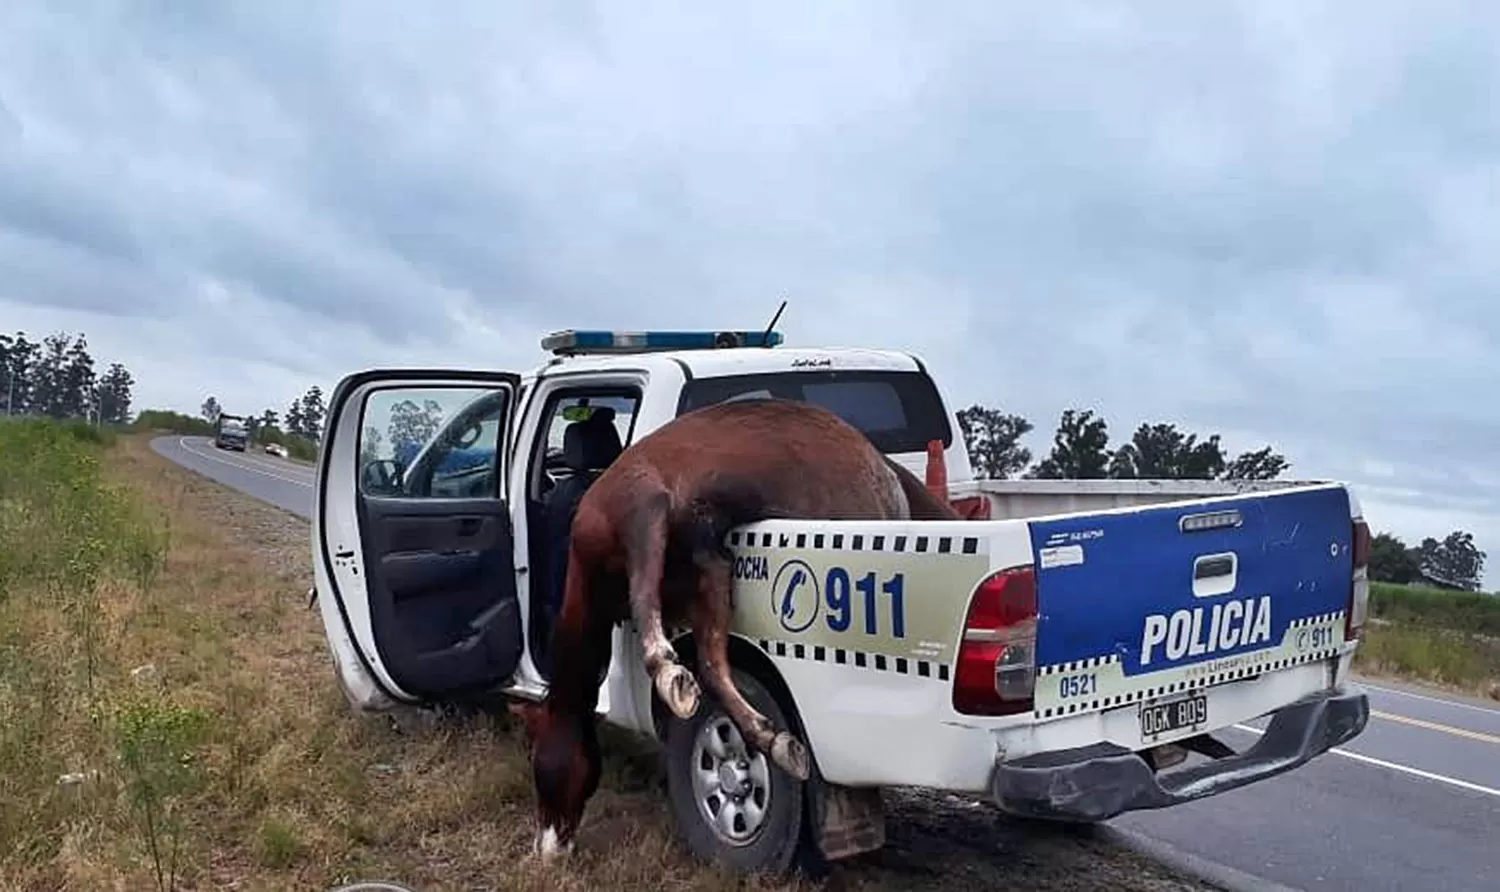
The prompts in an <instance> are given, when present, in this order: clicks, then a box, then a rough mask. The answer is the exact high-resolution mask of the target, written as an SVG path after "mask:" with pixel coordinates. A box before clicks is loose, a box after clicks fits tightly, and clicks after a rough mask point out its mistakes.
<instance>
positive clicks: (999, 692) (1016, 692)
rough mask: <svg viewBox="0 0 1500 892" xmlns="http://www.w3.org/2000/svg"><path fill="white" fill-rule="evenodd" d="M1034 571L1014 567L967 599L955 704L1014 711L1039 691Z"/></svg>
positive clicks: (974, 710)
mask: <svg viewBox="0 0 1500 892" xmlns="http://www.w3.org/2000/svg"><path fill="white" fill-rule="evenodd" d="M1036 620H1037V611H1036V573H1035V572H1034V571H1033V570H1032V568H1031V567H1029V566H1027V567H1012V568H1011V569H1009V570H1001V571H1000V572H998V573H996V574H994V575H992V576H990V577H988V578H987V579H985V580H984V581H983V582H981V583H980V584H979V588H978V589H976V590H975V592H974V598H973V600H972V601H970V602H969V614H968V617H967V618H966V619H965V621H964V631H963V640H962V641H961V642H960V643H959V646H958V666H957V669H956V670H955V671H954V674H953V708H954V709H956V710H958V711H959V712H961V713H964V714H966V715H1014V714H1016V713H1018V712H1026V711H1027V710H1029V709H1031V708H1032V698H1033V696H1034V694H1035V691H1036Z"/></svg>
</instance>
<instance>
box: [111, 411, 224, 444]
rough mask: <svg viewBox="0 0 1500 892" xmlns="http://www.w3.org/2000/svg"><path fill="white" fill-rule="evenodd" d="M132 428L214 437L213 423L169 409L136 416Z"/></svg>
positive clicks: (145, 412) (146, 412)
mask: <svg viewBox="0 0 1500 892" xmlns="http://www.w3.org/2000/svg"><path fill="white" fill-rule="evenodd" d="M131 427H132V428H133V429H135V430H138V431H169V432H171V433H174V434H187V435H189V436H195V437H211V436H213V435H214V426H213V423H212V422H210V421H208V420H206V419H203V418H199V417H197V416H194V415H184V414H182V413H181V412H173V411H171V410H169V409H146V410H145V411H143V412H141V413H140V414H139V415H137V416H136V418H135V423H134V424H132V425H131Z"/></svg>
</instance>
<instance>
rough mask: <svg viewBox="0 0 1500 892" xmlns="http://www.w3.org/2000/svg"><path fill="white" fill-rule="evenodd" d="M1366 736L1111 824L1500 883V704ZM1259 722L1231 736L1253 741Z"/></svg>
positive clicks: (1327, 868) (272, 493) (224, 463)
mask: <svg viewBox="0 0 1500 892" xmlns="http://www.w3.org/2000/svg"><path fill="white" fill-rule="evenodd" d="M152 447H153V448H154V449H155V450H156V451H157V452H159V453H161V454H162V455H164V456H166V457H167V458H169V459H171V460H172V461H174V462H177V463H178V464H181V465H184V466H185V467H188V468H190V469H192V470H194V471H197V472H198V473H201V474H204V475H205V476H208V477H211V478H213V479H215V480H217V481H219V482H220V483H223V484H225V485H227V486H230V487H233V488H234V489H237V490H240V491H241V492H244V493H247V494H249V495H251V496H254V497H256V498H259V499H262V500H263V501H267V502H270V503H272V504H275V505H278V506H280V507H282V508H285V509H287V510H288V511H292V512H294V513H296V514H298V515H300V516H302V517H307V516H308V515H309V514H310V512H311V510H312V484H313V471H312V468H310V467H308V466H306V465H298V464H295V463H292V462H288V461H286V460H283V459H278V458H275V457H273V456H267V455H264V454H252V453H245V454H240V453H237V452H224V451H221V450H217V449H215V448H214V447H213V443H212V442H211V441H209V440H207V439H205V438H200V437H186V438H179V437H162V438H159V439H157V440H155V441H153V442H152ZM1366 690H1367V692H1368V694H1369V697H1370V704H1371V709H1372V710H1373V715H1372V717H1371V719H1370V724H1369V726H1368V728H1366V730H1365V732H1364V733H1363V734H1361V735H1360V736H1359V737H1357V738H1355V740H1354V741H1353V742H1352V743H1351V744H1350V745H1349V746H1348V747H1346V748H1343V749H1341V750H1335V751H1334V752H1332V753H1329V754H1326V755H1324V756H1322V757H1320V758H1319V759H1317V760H1315V761H1313V762H1311V763H1309V764H1307V765H1304V766H1303V767H1302V768H1299V769H1297V770H1296V771H1292V772H1290V773H1288V774H1284V775H1281V776H1279V777H1275V778H1272V779H1270V780H1266V781H1262V782H1260V783H1257V784H1252V785H1250V786H1248V787H1244V788H1241V789H1238V790H1232V791H1230V792H1228V793H1222V794H1220V795H1218V796H1214V797H1210V798H1209V799H1205V800H1201V801H1199V802H1194V803H1190V804H1188V805H1181V806H1176V807H1174V808H1169V809H1164V810H1161V811H1156V812H1137V813H1134V814H1130V815H1125V816H1122V817H1120V818H1117V819H1115V820H1114V821H1112V822H1111V823H1112V824H1114V825H1115V826H1117V827H1120V828H1122V829H1126V830H1130V831H1134V832H1135V833H1138V834H1141V835H1144V836H1147V837H1149V838H1151V839H1153V840H1156V841H1158V842H1161V843H1165V844H1167V845H1168V846H1171V847H1173V848H1175V849H1177V850H1179V851H1181V852H1186V853H1188V854H1190V855H1194V856H1197V857H1198V858H1201V859H1205V860H1208V861H1211V862H1216V863H1218V864H1222V865H1226V866H1228V867H1231V868H1234V869H1236V870H1239V871H1242V872H1244V873H1248V874H1252V875H1254V876H1257V877H1262V878H1264V879H1267V880H1271V881H1273V882H1276V883H1281V884H1284V885H1286V886H1290V887H1293V888H1297V889H1305V890H1307V892H1334V890H1338V892H1343V890H1350V892H1354V890H1358V892H1387V890H1388V892H1414V890H1419V889H1420V890H1427V889H1432V890H1445V892H1493V890H1495V889H1500V704H1494V703H1485V702H1482V701H1477V700H1464V699H1462V698H1457V697H1451V696H1447V695H1437V694H1434V693H1432V692H1430V691H1426V690H1419V689H1416V688H1411V687H1407V686H1403V685H1397V684H1391V683H1388V682H1378V683H1376V682H1371V683H1368V684H1367V685H1366ZM1264 725H1265V723H1264V722H1253V723H1250V724H1248V725H1245V726H1242V727H1237V728H1236V729H1234V730H1232V731H1229V732H1226V733H1225V734H1224V735H1223V736H1224V740H1225V742H1226V743H1228V744H1229V745H1230V746H1233V747H1235V748H1237V749H1238V748H1243V747H1244V746H1247V745H1248V744H1249V743H1251V742H1252V741H1253V740H1254V734H1255V729H1256V728H1259V727H1264Z"/></svg>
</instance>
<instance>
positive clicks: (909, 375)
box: [678, 371, 953, 454]
mask: <svg viewBox="0 0 1500 892" xmlns="http://www.w3.org/2000/svg"><path fill="white" fill-rule="evenodd" d="M757 397H759V398H762V399H763V398H766V397H776V398H779V399H788V400H800V401H803V402H809V403H814V404H816V405H819V406H822V407H823V408H825V409H827V410H829V411H830V412H833V413H834V414H836V415H838V416H839V417H840V418H843V419H844V420H845V421H847V422H849V423H850V424H852V425H854V426H855V427H857V428H859V429H860V430H861V431H863V432H864V434H865V436H867V437H869V438H870V441H871V442H872V443H874V444H875V446H876V448H878V449H879V450H880V451H881V452H885V453H887V454H890V453H898V452H922V451H924V450H926V448H927V443H928V442H929V441H931V440H941V441H942V443H943V447H944V448H947V447H948V446H950V445H952V443H953V430H952V428H951V427H950V426H949V424H948V414H947V411H946V410H945V409H944V408H943V400H942V398H941V397H940V396H938V392H937V388H935V387H933V386H932V381H931V380H930V379H929V378H928V377H927V376H926V375H924V374H922V373H921V372H842V371H822V372H769V373H766V374H760V375H732V376H726V377H722V378H698V379H695V380H693V381H690V382H688V384H687V385H686V386H685V387H684V388H683V393H682V401H681V403H680V404H679V405H678V414H679V415H680V414H682V413H684V412H691V411H692V410H694V409H701V408H703V407H704V406H711V405H713V404H714V403H720V402H725V401H727V400H733V399H755V398H757Z"/></svg>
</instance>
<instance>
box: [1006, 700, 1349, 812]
mask: <svg viewBox="0 0 1500 892" xmlns="http://www.w3.org/2000/svg"><path fill="white" fill-rule="evenodd" d="M1369 718H1370V705H1369V701H1368V699H1366V697H1365V695H1364V694H1363V693H1350V692H1337V691H1325V692H1321V693H1319V694H1316V695H1314V696H1311V697H1308V698H1306V699H1303V700H1299V701H1297V702H1296V703H1293V704H1291V705H1289V706H1285V707H1283V708H1282V709H1280V710H1277V711H1276V712H1274V713H1272V719H1271V724H1270V726H1269V727H1268V728H1267V729H1266V733H1265V734H1263V735H1261V737H1260V739H1259V740H1257V741H1256V742H1255V745H1254V746H1252V747H1251V748H1250V749H1248V750H1246V751H1245V752H1243V753H1240V754H1239V755H1236V756H1230V757H1227V758H1224V759H1217V760H1214V761H1210V762H1206V763H1204V764H1202V765H1194V766H1192V767H1189V768H1183V769H1180V770H1176V771H1172V772H1170V773H1166V774H1164V775H1161V776H1158V775H1157V774H1156V773H1155V772H1154V771H1152V770H1151V768H1150V766H1148V765H1147V764H1146V762H1145V761H1144V760H1143V759H1141V758H1140V757H1139V756H1137V755H1135V754H1134V753H1132V752H1130V751H1129V750H1127V749H1125V748H1123V747H1119V746H1115V745H1113V744H1096V745H1094V746H1089V747H1083V748H1081V749H1074V750H1061V751H1057V752H1050V753H1041V754H1038V755H1035V756H1030V757H1027V758H1024V759H1018V760H1016V761H1014V762H1002V763H1000V764H999V765H997V766H996V768H995V773H994V776H993V778H992V779H991V782H990V794H991V796H992V798H993V799H994V801H995V803H996V804H997V805H998V806H999V807H1000V808H1001V809H1002V810H1004V811H1006V812H1009V813H1011V814H1014V815H1021V816H1024V817H1030V818H1042V819H1050V820H1066V821H1104V820H1108V819H1109V818H1112V817H1115V816H1116V815H1119V814H1122V813H1124V812H1127V811H1136V810H1139V809H1148V808H1164V807H1166V806H1169V805H1180V804H1181V803H1184V802H1191V801H1193V800H1194V799H1202V798H1203V797H1205V796H1212V795H1214V794H1216V793H1222V792H1224V791H1226V790H1233V789H1235V788H1236V787H1242V786H1244V785H1246V784H1250V783H1254V782H1255V781H1258V780H1264V779H1265V778H1268V777H1273V776H1275V775H1277V774H1281V773H1283V772H1286V771H1290V770H1292V769H1293V768H1296V767H1298V766H1300V765H1303V764H1305V763H1306V762H1307V761H1308V760H1310V759H1312V758H1313V757H1314V756H1318V755H1320V754H1322V753H1325V752H1327V751H1328V750H1330V749H1332V748H1334V747H1336V746H1338V745H1340V744H1342V743H1344V742H1346V741H1348V740H1350V739H1352V738H1353V737H1355V736H1357V735H1358V734H1359V733H1360V732H1361V731H1363V730H1364V728H1365V723H1366V722H1368V721H1369Z"/></svg>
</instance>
